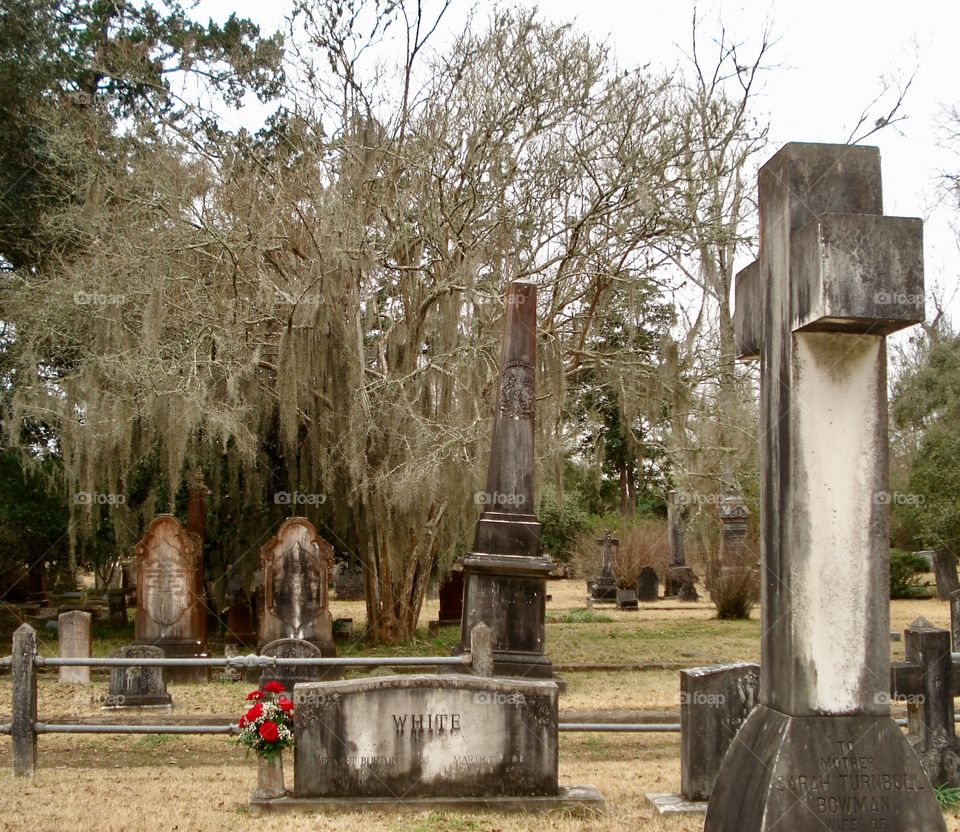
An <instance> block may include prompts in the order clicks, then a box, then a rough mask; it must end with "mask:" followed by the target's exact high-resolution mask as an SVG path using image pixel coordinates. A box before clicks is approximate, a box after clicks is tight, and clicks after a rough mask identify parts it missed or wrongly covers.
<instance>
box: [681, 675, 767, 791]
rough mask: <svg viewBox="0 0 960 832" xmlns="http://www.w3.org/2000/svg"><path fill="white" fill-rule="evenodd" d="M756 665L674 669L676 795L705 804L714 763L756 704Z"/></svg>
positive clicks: (716, 769) (717, 766) (715, 768)
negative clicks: (677, 758)
mask: <svg viewBox="0 0 960 832" xmlns="http://www.w3.org/2000/svg"><path fill="white" fill-rule="evenodd" d="M759 685H760V667H759V665H756V664H748V663H745V662H743V663H738V664H728V665H714V666H712V667H695V668H692V669H690V670H681V671H680V793H681V794H682V795H683V798H684V799H685V800H690V801H694V800H707V799H708V798H709V797H710V792H711V791H712V789H713V781H714V780H716V778H717V772H719V771H720V764H721V763H722V762H723V758H724V756H725V755H726V753H727V750H728V749H729V748H730V745H731V743H732V742H733V738H734V737H735V736H736V734H737V731H739V730H740V726H741V725H743V723H744V722H745V721H746V719H747V717H748V716H749V715H750V713H751V711H753V709H754V707H755V706H756V704H757V693H758V690H759Z"/></svg>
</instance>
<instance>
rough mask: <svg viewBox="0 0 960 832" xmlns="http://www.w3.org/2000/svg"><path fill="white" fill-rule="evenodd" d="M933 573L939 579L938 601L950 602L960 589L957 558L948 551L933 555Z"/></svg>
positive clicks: (936, 552) (939, 551)
mask: <svg viewBox="0 0 960 832" xmlns="http://www.w3.org/2000/svg"><path fill="white" fill-rule="evenodd" d="M933 571H934V574H935V575H936V578H937V599H938V600H940V601H949V600H950V595H951V594H952V593H954V592H956V591H957V590H958V589H960V581H958V580H957V556H956V555H955V554H953V552H951V551H949V550H947V549H936V550H934V553H933Z"/></svg>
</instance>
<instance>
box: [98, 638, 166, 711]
mask: <svg viewBox="0 0 960 832" xmlns="http://www.w3.org/2000/svg"><path fill="white" fill-rule="evenodd" d="M110 656H111V658H115V659H162V658H165V656H164V652H163V650H162V649H161V648H160V647H151V646H150V645H146V644H129V645H127V646H125V647H119V648H117V649H116V650H114V651H113V652H112V653H111V654H110ZM170 704H171V699H170V694H169V693H167V685H166V683H165V682H164V680H163V668H162V667H111V668H110V686H109V688H108V690H107V701H106V703H105V708H107V709H112V708H142V707H156V706H159V705H170Z"/></svg>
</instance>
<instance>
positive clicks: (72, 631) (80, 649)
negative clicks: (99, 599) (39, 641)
mask: <svg viewBox="0 0 960 832" xmlns="http://www.w3.org/2000/svg"><path fill="white" fill-rule="evenodd" d="M92 622H93V616H92V615H90V613H88V612H80V611H79V610H74V611H73V612H65V613H61V614H60V616H59V619H58V624H57V635H58V641H59V643H60V658H61V659H68V658H69V659H89V658H90V649H91V647H92V644H93V642H92V637H91V633H90V627H91V624H92ZM60 683H61V684H64V685H88V684H90V668H89V667H61V668H60Z"/></svg>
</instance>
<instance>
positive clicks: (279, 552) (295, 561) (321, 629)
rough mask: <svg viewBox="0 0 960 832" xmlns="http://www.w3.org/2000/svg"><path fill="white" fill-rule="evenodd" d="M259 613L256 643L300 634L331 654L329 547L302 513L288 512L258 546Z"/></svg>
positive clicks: (294, 636)
mask: <svg viewBox="0 0 960 832" xmlns="http://www.w3.org/2000/svg"><path fill="white" fill-rule="evenodd" d="M260 565H261V569H262V571H263V616H262V617H261V619H260V644H261V645H265V644H268V643H270V642H273V641H277V640H278V639H291V638H292V639H302V640H304V641H309V642H311V643H312V644H315V645H317V646H318V647H320V648H321V649H322V650H323V651H324V653H325V655H331V656H333V655H336V650H335V648H334V646H333V617H332V616H331V614H330V609H329V603H328V590H327V586H328V583H329V580H330V572H331V570H332V569H333V547H332V546H331V545H330V544H329V543H327V541H325V540H324V539H323V538H321V537H319V536H318V535H317V531H316V529H315V528H314V527H313V524H312V523H311V522H310V521H309V520H307V519H306V518H304V517H291V518H290V519H289V520H287V521H286V522H284V524H283V525H282V526H281V527H280V528H279V530H278V531H277V533H276V535H274V536H273V537H272V538H271V539H270V541H269V542H268V543H266V544H265V545H264V546H263V547H262V548H261V549H260Z"/></svg>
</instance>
